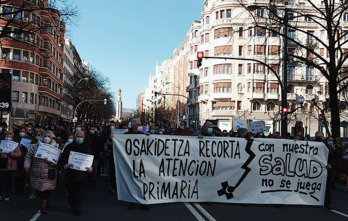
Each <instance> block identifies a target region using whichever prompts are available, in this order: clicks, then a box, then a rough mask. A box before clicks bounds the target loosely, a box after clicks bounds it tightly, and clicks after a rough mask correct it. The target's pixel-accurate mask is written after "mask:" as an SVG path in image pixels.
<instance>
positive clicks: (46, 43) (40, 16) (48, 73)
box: [0, 0, 65, 125]
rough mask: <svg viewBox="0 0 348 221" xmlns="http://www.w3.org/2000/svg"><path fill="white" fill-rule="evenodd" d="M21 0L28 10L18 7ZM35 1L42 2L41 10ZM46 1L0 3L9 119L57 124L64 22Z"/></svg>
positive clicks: (59, 107)
mask: <svg viewBox="0 0 348 221" xmlns="http://www.w3.org/2000/svg"><path fill="white" fill-rule="evenodd" d="M22 2H25V4H23V5H26V7H30V10H27V9H25V10H23V8H21V6H22ZM39 4H43V6H45V5H46V7H43V8H46V10H42V7H41V8H40V7H39ZM47 6H48V2H47V1H40V2H39V1H35V0H34V1H13V2H12V1H10V2H8V3H2V4H1V9H0V10H1V12H2V16H3V17H4V19H1V20H0V26H1V27H0V28H1V29H2V33H4V32H5V33H8V34H7V36H6V37H4V38H2V39H1V44H2V48H1V52H0V58H1V60H0V68H1V73H10V74H11V75H12V90H13V91H12V101H13V102H12V106H13V110H15V111H13V112H12V113H8V114H7V115H5V116H4V119H6V120H7V121H10V118H11V123H12V122H15V123H19V124H21V123H24V122H33V123H40V124H42V125H49V124H57V123H58V122H59V121H60V109H61V103H62V93H63V76H64V68H63V61H64V52H63V51H64V33H65V24H64V22H62V21H61V20H60V14H59V11H57V10H54V9H49V10H47V8H48V7H47Z"/></svg>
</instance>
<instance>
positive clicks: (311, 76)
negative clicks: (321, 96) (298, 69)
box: [306, 66, 314, 81]
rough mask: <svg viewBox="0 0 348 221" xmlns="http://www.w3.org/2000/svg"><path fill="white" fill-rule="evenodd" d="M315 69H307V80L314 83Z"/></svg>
mask: <svg viewBox="0 0 348 221" xmlns="http://www.w3.org/2000/svg"><path fill="white" fill-rule="evenodd" d="M313 78H314V77H313V67H308V66H307V67H306V80H307V81H313V80H314V79H313Z"/></svg>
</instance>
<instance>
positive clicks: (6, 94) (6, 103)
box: [0, 73, 12, 111]
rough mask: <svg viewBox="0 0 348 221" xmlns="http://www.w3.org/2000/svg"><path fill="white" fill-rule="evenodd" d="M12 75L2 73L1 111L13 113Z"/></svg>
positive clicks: (0, 79) (0, 78)
mask: <svg viewBox="0 0 348 221" xmlns="http://www.w3.org/2000/svg"><path fill="white" fill-rule="evenodd" d="M11 87H12V78H11V74H4V73H0V111H11V101H12V97H11V92H12V89H11Z"/></svg>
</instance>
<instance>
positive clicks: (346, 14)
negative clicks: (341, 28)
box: [343, 13, 348, 21]
mask: <svg viewBox="0 0 348 221" xmlns="http://www.w3.org/2000/svg"><path fill="white" fill-rule="evenodd" d="M343 21H348V13H344V15H343Z"/></svg>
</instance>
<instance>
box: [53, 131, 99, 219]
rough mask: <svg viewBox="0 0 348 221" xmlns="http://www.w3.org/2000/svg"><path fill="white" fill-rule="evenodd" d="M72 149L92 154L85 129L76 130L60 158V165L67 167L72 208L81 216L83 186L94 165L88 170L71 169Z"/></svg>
mask: <svg viewBox="0 0 348 221" xmlns="http://www.w3.org/2000/svg"><path fill="white" fill-rule="evenodd" d="M71 151H74V152H78V153H84V154H92V151H91V148H90V143H87V142H86V141H85V132H84V131H82V130H80V131H77V132H76V134H75V140H74V141H73V142H72V143H71V144H69V145H68V146H66V147H65V150H64V152H63V153H62V155H61V157H60V160H59V165H60V166H61V167H63V168H64V169H65V183H66V189H67V193H68V199H69V205H70V208H71V209H72V210H73V212H74V214H75V215H78V216H80V215H81V195H82V187H83V185H84V183H85V181H86V179H87V175H88V173H87V172H89V173H91V172H92V171H93V167H90V168H89V169H88V171H87V172H86V171H79V170H73V169H70V168H69V165H68V160H69V155H70V152H71Z"/></svg>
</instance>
